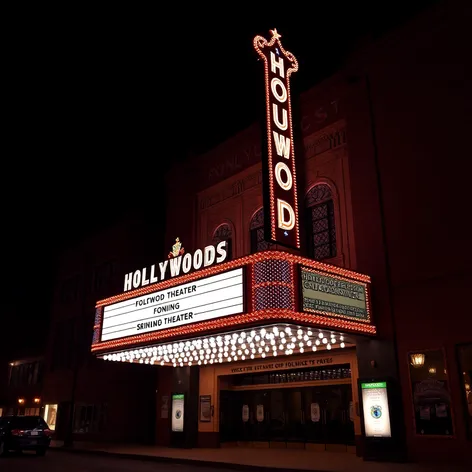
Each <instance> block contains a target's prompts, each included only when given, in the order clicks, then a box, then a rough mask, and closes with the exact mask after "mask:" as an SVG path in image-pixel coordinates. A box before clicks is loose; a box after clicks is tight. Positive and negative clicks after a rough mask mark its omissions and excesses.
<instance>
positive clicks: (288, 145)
mask: <svg viewBox="0 0 472 472" xmlns="http://www.w3.org/2000/svg"><path fill="white" fill-rule="evenodd" d="M439 17H440V16H439V15H438V16H437V17H436V16H434V17H427V18H426V19H424V20H422V21H424V24H419V25H416V26H415V25H413V26H412V27H411V32H412V35H413V36H414V37H415V38H416V39H415V41H416V40H419V39H418V38H419V36H418V35H416V31H417V30H418V28H425V29H428V31H429V30H430V29H431V28H430V25H431V24H432V22H434V21H436V20H434V18H439ZM440 31H442V30H439V29H438V32H437V35H438V36H440V37H442V36H441V34H442V33H440ZM454 31H458V30H457V29H456V30H454ZM281 33H283V32H279V31H277V30H275V29H274V30H272V31H271V32H270V33H269V35H268V38H266V37H264V36H257V37H256V38H254V55H255V60H256V58H259V62H260V64H261V68H260V76H259V77H257V78H255V87H258V86H262V85H263V90H264V92H263V94H264V113H263V126H262V131H261V126H260V124H258V123H256V124H254V125H253V126H250V127H249V128H247V129H245V130H243V131H241V132H239V133H238V134H237V135H235V136H233V137H232V138H230V139H228V140H227V141H225V142H224V143H221V144H220V145H219V146H218V147H216V148H215V149H213V150H211V151H209V152H207V153H206V154H204V155H201V156H195V157H192V158H189V159H188V160H186V161H185V162H182V163H180V164H179V166H178V168H175V169H173V170H172V171H171V172H170V173H169V174H168V176H167V195H168V198H167V202H168V203H167V205H168V206H167V212H166V215H167V217H166V218H167V219H166V226H165V237H166V241H168V247H167V248H166V253H167V252H168V254H167V257H164V258H162V257H159V256H156V257H155V258H154V260H149V261H148V262H147V265H146V267H142V266H141V267H134V268H132V269H130V270H129V271H128V272H126V273H123V274H120V277H121V282H120V283H121V287H122V289H121V290H119V291H117V293H116V294H115V295H113V296H111V297H109V296H108V297H106V298H103V299H100V300H98V301H97V303H96V308H95V322H94V328H93V333H94V334H93V342H92V353H93V355H94V356H96V357H97V358H98V359H100V360H103V362H104V363H106V362H111V363H119V364H123V363H126V364H131V367H138V365H139V366H140V367H139V368H140V369H141V368H148V369H155V371H156V376H157V389H156V419H155V438H156V442H157V444H160V445H164V446H172V447H225V446H228V447H230V446H231V447H238V446H250V447H269V448H299V449H309V450H314V451H319V452H320V453H322V452H323V451H339V452H343V453H356V454H358V455H360V456H363V457H364V458H366V459H394V460H401V459H404V458H412V459H429V460H436V459H448V458H451V457H454V458H456V459H458V460H460V459H463V460H467V457H468V454H467V453H466V451H467V450H468V448H469V447H470V439H471V437H472V413H471V410H470V401H471V400H472V396H471V394H470V369H471V365H470V358H472V357H471V356H470V352H471V350H470V349H471V348H470V346H471V344H470V343H471V342H472V338H471V334H470V333H471V332H472V327H470V320H469V319H465V318H464V317H462V316H461V315H460V313H464V310H465V305H464V304H463V301H462V299H461V297H449V298H448V303H449V304H450V305H449V306H450V310H448V312H447V320H448V322H445V319H446V318H444V309H443V308H442V307H441V306H440V305H441V304H438V303H437V295H438V294H439V293H441V291H443V290H445V289H446V288H447V290H449V289H450V290H452V291H457V293H460V292H461V290H466V287H467V286H468V285H467V282H466V280H465V279H461V278H454V277H455V276H454V275H452V274H454V273H455V274H457V273H462V272H461V271H462V269H463V267H462V265H461V264H463V259H462V258H445V257H443V255H442V254H440V253H437V252H434V254H433V253H432V252H431V251H430V249H429V247H430V245H432V244H433V242H434V244H435V245H436V246H435V247H437V244H439V241H438V240H437V239H436V238H437V237H438V233H437V231H435V228H437V226H434V228H433V226H431V225H430V221H429V220H428V219H427V218H425V217H424V215H425V214H426V213H424V205H423V204H424V202H423V203H420V200H421V198H422V197H421V195H427V194H428V192H431V191H432V190H431V188H432V186H433V182H435V181H434V179H433V180H431V179H432V177H431V176H429V177H428V179H426V178H423V177H422V174H421V173H420V174H418V173H411V172H406V171H405V169H407V168H409V167H410V166H412V165H413V164H412V163H415V162H416V159H418V154H417V153H415V152H414V149H416V148H415V146H414V145H413V144H414V143H415V141H414V139H416V137H417V134H415V137H414V138H413V137H412V135H411V133H412V129H413V128H414V129H415V133H423V134H424V136H426V135H428V136H430V134H431V129H436V131H437V132H436V133H435V134H436V136H438V139H439V136H443V135H442V134H441V133H440V132H439V129H437V128H434V126H436V123H437V122H436V121H434V122H432V121H431V120H430V115H429V114H425V112H424V110H423V109H420V108H419V107H415V105H414V104H412V103H410V104H409V106H410V108H409V114H406V115H405V114H404V110H405V108H406V104H405V101H404V97H405V96H411V93H412V92H411V88H412V87H414V91H415V97H422V96H423V98H424V100H423V102H424V103H426V102H427V99H428V97H430V96H431V94H433V95H437V94H439V93H443V92H444V91H443V92H441V84H436V85H434V86H433V85H431V87H430V88H428V87H427V86H425V85H424V84H425V83H429V82H424V80H423V79H424V77H426V76H427V77H428V80H432V79H431V77H432V76H434V74H433V75H432V74H430V73H429V72H428V74H426V75H425V72H424V71H423V69H422V67H423V65H422V64H423V63H419V62H414V65H412V64H409V69H408V70H409V74H410V76H411V77H412V78H415V80H414V81H413V82H411V81H408V86H407V85H405V84H406V82H405V83H403V82H401V81H398V80H397V81H393V79H392V77H394V76H395V71H398V70H401V67H400V66H401V64H403V61H405V60H406V59H405V58H406V57H408V54H409V51H412V50H413V49H414V48H413V49H412V47H411V41H412V40H410V39H408V40H407V39H405V38H406V36H405V35H406V33H405V31H403V32H398V33H395V34H396V36H395V38H396V39H395V41H396V42H394V41H393V40H392V42H391V43H388V44H383V45H381V47H378V48H373V49H372V50H371V51H369V53H368V55H367V56H366V57H365V58H363V59H362V60H357V62H355V63H354V65H352V64H351V65H350V66H349V67H348V69H347V70H346V71H344V72H342V73H339V74H337V75H335V76H333V77H331V78H330V79H328V80H326V81H325V82H323V83H320V84H318V85H317V86H316V87H314V88H312V89H310V90H308V91H305V92H303V93H302V94H300V95H298V94H297V95H296V96H295V95H293V90H294V87H293V84H292V81H293V80H295V79H294V77H295V76H296V74H301V73H303V71H302V70H298V69H299V65H298V62H297V59H296V57H295V55H293V54H292V53H290V52H289V51H287V50H286V49H285V48H284V46H283V45H282V39H281V38H282V37H281ZM449 37H450V36H447V35H446V36H444V37H442V39H441V42H445V43H447V41H449V39H448V38H449ZM283 39H284V41H285V38H283ZM288 42H289V38H287V43H288ZM390 44H395V48H393V47H390ZM450 50H451V51H452V50H455V49H453V48H451V49H450ZM399 51H400V52H399ZM385 58H388V60H386V59H385ZM384 59H385V60H384ZM425 63H426V62H425ZM380 64H382V67H380ZM257 80H259V83H257ZM435 80H436V79H435ZM416 85H418V87H416ZM444 93H445V92H444ZM292 95H293V96H292ZM423 102H422V103H423ZM400 115H401V116H402V119H399V118H398V117H399V116H400ZM410 115H411V116H412V117H414V118H415V119H414V123H415V126H412V125H411V123H410V125H411V126H410V125H408V123H409V121H408V119H409V116H410ZM412 119H413V118H412ZM420 123H429V125H428V128H427V129H426V128H424V129H423V128H422V127H421V125H420ZM428 142H429V141H427V140H424V141H422V145H424V146H428ZM405 143H410V144H409V145H406V144H405ZM437 146H438V142H436V143H435V145H434V146H432V147H431V149H430V154H431V155H433V154H434V153H435V152H436V149H437ZM399 182H401V184H399ZM437 183H438V182H436V183H434V186H435V185H436V184H437ZM442 184H443V185H446V183H444V182H443V183H442ZM435 188H436V187H435ZM181 189H185V192H183V191H182V190H181ZM407 190H408V195H409V198H408V199H405V198H406V197H404V195H403V194H402V193H401V191H403V192H405V191H407ZM428 214H429V213H428ZM418 221H421V224H418ZM431 221H433V220H431ZM431 224H432V223H431ZM412 228H414V231H413V230H412ZM448 234H449V233H447V234H446V233H444V232H442V233H441V235H442V236H441V237H444V238H447V237H448ZM411 238H413V241H414V243H412V240H411ZM156 253H159V251H157V252H156ZM461 267H462V269H461ZM464 267H465V266H464ZM464 270H465V269H464ZM432 274H434V276H433V275H432ZM435 300H436V301H435ZM458 327H462V329H458ZM133 364H134V365H133ZM137 364H138V365H137ZM137 394H139V392H137Z"/></svg>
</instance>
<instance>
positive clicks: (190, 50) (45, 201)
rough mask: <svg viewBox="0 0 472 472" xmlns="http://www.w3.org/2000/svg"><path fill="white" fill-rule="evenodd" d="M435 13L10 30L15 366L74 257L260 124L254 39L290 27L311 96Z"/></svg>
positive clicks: (69, 20) (66, 24) (301, 13)
mask: <svg viewBox="0 0 472 472" xmlns="http://www.w3.org/2000/svg"><path fill="white" fill-rule="evenodd" d="M432 3H435V2H432V1H415V2H412V1H411V0H409V1H395V2H394V1H386V2H362V1H361V2H310V3H306V2H293V1H292V2H287V3H286V4H284V3H280V4H277V5H275V6H269V5H271V4H270V3H267V2H266V3H261V5H267V6H268V9H267V12H265V13H264V14H262V13H261V12H259V11H254V10H252V9H250V8H247V9H241V8H242V7H238V9H236V7H231V4H224V7H223V6H222V7H221V9H220V10H219V11H214V10H212V9H210V7H206V9H205V8H203V9H202V7H201V4H199V3H198V2H197V3H194V4H192V6H191V7H188V6H187V5H186V4H181V3H176V4H175V5H176V6H168V5H166V7H165V9H161V10H159V9H157V8H154V9H152V10H149V11H147V10H146V9H144V8H143V9H139V10H138V9H137V8H136V9H134V10H127V9H126V8H127V7H128V5H127V6H126V8H122V7H118V6H116V5H114V4H113V5H112V4H110V5H112V6H110V9H109V10H106V11H105V10H100V11H99V9H98V8H97V9H95V7H94V9H93V10H92V9H91V10H89V11H86V10H76V11H73V10H72V9H71V10H69V11H66V10H64V11H57V10H55V11H50V12H47V11H44V10H41V12H33V11H29V12H22V14H21V15H19V16H17V17H15V18H11V19H10V21H9V23H10V31H11V34H10V35H7V36H8V39H7V44H4V45H3V46H4V48H5V49H6V50H7V59H6V61H7V62H6V64H5V63H4V65H3V66H4V67H3V74H2V75H3V78H4V79H5V78H6V79H7V84H8V85H7V86H6V87H5V88H4V89H3V91H4V97H6V101H7V105H8V106H7V108H6V116H7V124H6V125H5V124H4V127H3V128H4V129H3V131H4V133H3V134H4V136H5V137H6V146H5V141H4V146H3V159H2V167H3V168H2V173H1V175H2V186H1V187H2V202H3V204H2V210H3V223H4V224H3V225H2V227H3V231H2V233H3V235H4V238H3V244H2V246H3V252H2V263H3V268H2V273H3V277H2V280H3V281H2V287H3V298H4V299H6V300H7V302H6V303H5V302H4V303H3V307H2V310H1V312H0V320H1V322H2V327H3V328H4V329H5V331H4V330H3V329H2V334H4V333H7V332H10V333H13V334H11V335H8V338H9V340H11V344H10V343H3V342H0V350H1V349H3V351H4V353H3V354H4V355H6V356H7V357H9V358H11V357H15V356H16V355H17V353H20V352H21V351H22V350H23V346H24V344H27V345H30V346H31V347H32V350H33V351H34V349H35V348H36V346H41V344H42V340H44V339H43V338H44V336H42V335H41V329H42V332H43V333H45V332H46V331H45V327H47V318H48V301H49V297H50V292H51V283H52V282H51V280H52V276H53V274H54V264H55V259H56V257H57V255H58V254H59V253H60V250H61V248H62V247H64V246H67V245H71V244H74V242H75V241H78V240H80V238H82V237H83V236H85V235H87V234H89V233H93V232H94V231H96V230H97V229H100V227H103V226H104V225H106V224H108V223H110V222H112V221H114V220H115V219H117V218H119V216H120V215H121V214H123V212H124V211H126V210H129V209H130V208H133V207H134V206H136V205H138V204H140V203H143V202H144V204H149V205H150V204H152V203H153V202H155V201H156V199H157V198H158V197H159V195H161V193H160V190H159V188H160V186H161V185H162V181H163V174H164V172H165V171H166V170H168V169H169V167H170V165H172V164H175V163H178V162H179V160H183V159H185V157H186V156H188V155H189V154H198V153H201V152H204V151H206V150H208V149H210V148H211V147H213V146H215V145H216V144H218V143H219V142H221V141H223V140H224V139H226V138H228V137H229V136H231V135H233V134H235V133H236V132H237V131H239V130H241V129H244V128H246V127H247V126H249V125H250V124H252V123H253V122H254V121H256V120H257V119H258V112H259V108H258V105H257V104H258V100H260V97H258V93H259V92H260V87H259V84H258V83H256V82H255V81H257V80H262V67H261V64H260V63H258V62H257V54H256V53H255V51H254V50H253V47H252V39H253V38H254V36H255V35H257V34H261V35H263V36H265V37H266V38H269V36H270V35H269V30H270V29H272V28H274V27H276V28H277V30H278V31H279V33H281V35H282V38H281V41H282V44H283V45H284V47H285V49H287V50H289V51H291V52H293V53H294V54H295V56H296V57H297V59H298V61H299V66H300V68H299V72H298V73H297V74H295V76H294V79H293V80H297V86H298V89H299V90H300V91H303V90H304V89H307V88H309V87H310V86H312V85H314V84H316V83H317V82H318V81H320V80H322V79H323V78H326V77H328V76H329V75H331V74H332V73H333V72H335V71H336V70H337V69H339V68H340V67H342V64H343V62H344V60H345V59H346V57H347V56H348V55H349V53H350V52H352V51H353V50H355V49H357V48H358V47H359V46H360V45H361V44H363V43H364V42H365V41H366V40H367V39H369V38H373V37H376V36H378V35H381V34H383V33H384V32H385V31H386V30H388V29H389V28H393V27H396V26H398V25H401V23H402V22H403V21H405V20H407V19H408V18H409V17H411V16H412V15H414V14H416V13H417V12H418V11H420V10H421V9H423V8H425V7H426V6H428V5H430V4H432ZM222 5H223V4H222ZM280 5H285V6H284V7H283V9H282V8H280ZM305 5H312V7H311V12H306V11H305V10H304V8H305ZM120 8H121V9H120ZM4 139H5V138H4ZM136 194H138V195H139V199H138V200H137V199H136V197H135V196H136ZM159 249H161V248H159ZM10 330H11V331H10ZM3 337H4V336H2V338H3ZM0 355H1V351H0Z"/></svg>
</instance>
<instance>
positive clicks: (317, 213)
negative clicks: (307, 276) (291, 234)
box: [305, 184, 336, 261]
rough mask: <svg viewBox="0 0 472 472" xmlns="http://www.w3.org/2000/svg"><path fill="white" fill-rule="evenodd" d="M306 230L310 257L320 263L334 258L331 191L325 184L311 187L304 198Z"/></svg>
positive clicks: (334, 233) (334, 228) (334, 227)
mask: <svg viewBox="0 0 472 472" xmlns="http://www.w3.org/2000/svg"><path fill="white" fill-rule="evenodd" d="M305 208H306V210H305V211H306V229H307V232H308V237H309V241H308V251H309V255H310V257H312V258H313V259H316V260H318V261H321V260H323V259H329V258H331V257H335V256H336V225H335V221H334V205H333V196H332V194H331V189H330V188H329V186H328V185H326V184H319V185H315V186H314V187H312V188H311V189H310V190H309V191H308V193H307V194H306V197H305Z"/></svg>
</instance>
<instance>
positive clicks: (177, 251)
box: [167, 237, 185, 259]
mask: <svg viewBox="0 0 472 472" xmlns="http://www.w3.org/2000/svg"><path fill="white" fill-rule="evenodd" d="M184 252H185V249H184V247H183V246H182V243H181V242H180V239H179V238H178V237H177V238H175V243H174V244H173V245H172V250H171V251H170V252H169V254H168V255H167V257H168V258H169V259H173V258H174V257H179V256H181V255H182V254H183V253H184Z"/></svg>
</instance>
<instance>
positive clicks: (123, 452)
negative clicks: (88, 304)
mask: <svg viewBox="0 0 472 472" xmlns="http://www.w3.org/2000/svg"><path fill="white" fill-rule="evenodd" d="M51 449H53V450H56V451H66V452H74V453H89V454H100V455H113V456H120V457H123V458H128V459H129V458H133V459H142V460H154V461H156V462H175V463H186V464H194V465H196V466H202V467H205V468H207V469H211V468H215V467H221V468H228V469H239V470H259V471H264V470H266V471H267V472H269V471H272V470H276V471H277V472H288V471H290V472H295V471H306V470H310V471H318V472H341V471H342V472H344V471H349V472H361V471H362V472H456V471H457V472H462V471H466V470H468V469H466V468H457V467H456V468H454V467H453V466H451V465H447V464H442V465H440V464H434V465H433V464H414V463H407V464H397V463H385V462H366V461H363V460H362V459H361V458H359V457H357V456H356V455H354V454H348V453H335V452H313V451H307V450H295V449H294V450H290V449H255V448H242V447H239V448H221V449H175V448H165V447H159V446H143V445H129V444H126V445H125V444H123V445H117V444H99V443H85V442H84V443H82V442H75V443H74V447H73V448H71V449H68V448H64V447H63V444H62V442H61V441H53V442H52V443H51Z"/></svg>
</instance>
